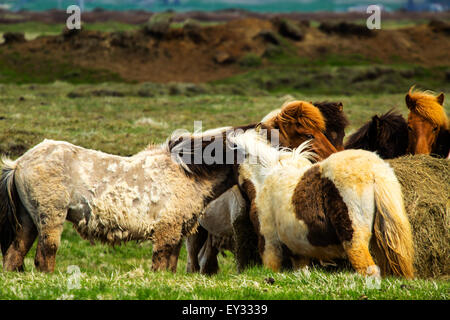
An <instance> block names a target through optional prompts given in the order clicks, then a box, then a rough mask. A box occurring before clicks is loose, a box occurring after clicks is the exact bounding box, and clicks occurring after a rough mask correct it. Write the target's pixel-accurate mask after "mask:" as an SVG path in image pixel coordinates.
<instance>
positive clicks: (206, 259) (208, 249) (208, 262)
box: [200, 234, 219, 274]
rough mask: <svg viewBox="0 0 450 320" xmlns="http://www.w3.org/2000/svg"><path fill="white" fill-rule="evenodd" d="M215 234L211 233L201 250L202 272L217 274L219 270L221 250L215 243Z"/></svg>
mask: <svg viewBox="0 0 450 320" xmlns="http://www.w3.org/2000/svg"><path fill="white" fill-rule="evenodd" d="M212 240H213V235H211V234H209V235H208V238H207V240H206V242H205V244H204V245H203V247H202V250H201V251H200V256H201V258H200V272H201V273H203V274H215V273H217V272H218V271H219V262H218V260H217V255H218V254H219V250H217V248H216V247H215V246H214V244H213V241H212Z"/></svg>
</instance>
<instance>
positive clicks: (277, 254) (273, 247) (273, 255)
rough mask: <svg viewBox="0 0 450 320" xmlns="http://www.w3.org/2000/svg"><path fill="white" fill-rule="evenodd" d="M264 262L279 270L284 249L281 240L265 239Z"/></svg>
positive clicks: (269, 266) (267, 265)
mask: <svg viewBox="0 0 450 320" xmlns="http://www.w3.org/2000/svg"><path fill="white" fill-rule="evenodd" d="M262 260H263V263H264V265H265V266H266V267H268V268H270V269H272V270H273V271H279V270H280V269H281V265H282V262H283V249H282V247H281V243H279V241H273V240H271V241H269V240H267V239H265V246H264V252H263V256H262Z"/></svg>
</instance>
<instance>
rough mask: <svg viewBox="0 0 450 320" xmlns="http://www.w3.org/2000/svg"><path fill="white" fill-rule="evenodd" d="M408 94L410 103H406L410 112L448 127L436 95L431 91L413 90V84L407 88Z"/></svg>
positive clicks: (442, 108)
mask: <svg viewBox="0 0 450 320" xmlns="http://www.w3.org/2000/svg"><path fill="white" fill-rule="evenodd" d="M408 96H409V99H410V101H411V103H409V104H408V103H407V105H408V108H409V110H410V111H411V112H413V113H415V114H416V115H418V116H420V117H422V118H424V119H426V120H428V121H430V122H431V123H433V124H434V125H437V126H440V127H443V128H445V129H447V128H448V118H447V115H446V114H445V110H444V107H443V106H442V105H440V104H439V102H438V99H437V97H438V96H436V95H435V94H434V93H433V92H431V91H415V90H414V86H413V87H411V89H409V92H408ZM408 96H407V97H408Z"/></svg>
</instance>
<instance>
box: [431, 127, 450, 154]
mask: <svg viewBox="0 0 450 320" xmlns="http://www.w3.org/2000/svg"><path fill="white" fill-rule="evenodd" d="M449 152H450V129H443V130H440V131H439V134H438V137H437V140H436V146H435V148H434V149H433V152H432V154H436V155H438V156H439V157H442V158H447V156H448V155H449Z"/></svg>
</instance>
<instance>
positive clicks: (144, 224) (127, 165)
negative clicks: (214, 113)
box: [0, 127, 234, 272]
mask: <svg viewBox="0 0 450 320" xmlns="http://www.w3.org/2000/svg"><path fill="white" fill-rule="evenodd" d="M229 129H230V128H229V127H227V128H219V129H216V130H211V131H206V132H204V133H203V134H179V133H174V134H173V135H172V136H171V137H170V138H169V139H168V140H167V141H166V142H165V143H164V144H161V145H149V146H148V147H147V148H145V149H144V150H143V151H141V152H139V153H137V154H135V155H133V156H130V157H121V156H117V155H111V154H106V153H103V152H100V151H95V150H89V149H85V148H82V147H80V146H76V145H73V144H70V143H68V142H65V141H53V140H44V141H43V142H41V143H40V144H38V145H36V146H35V147H33V148H32V149H30V150H28V151H27V152H26V153H25V154H23V155H22V156H21V157H20V158H18V159H17V160H15V161H11V160H8V159H3V170H2V175H1V178H0V241H1V250H2V254H3V268H4V270H7V271H13V270H17V271H23V270H24V258H25V255H26V254H27V252H28V251H29V249H30V248H31V246H32V244H33V242H34V241H35V239H36V237H38V244H37V250H36V256H35V265H36V268H37V269H38V270H40V271H43V272H53V271H54V269H55V257H56V253H57V250H58V247H59V245H60V238H61V233H62V232H63V224H64V222H65V221H66V220H67V221H70V222H71V223H72V224H73V225H74V228H75V229H76V230H77V231H78V233H79V234H80V235H81V236H82V237H83V238H85V239H89V240H100V241H102V242H105V243H109V244H117V243H121V242H125V241H131V240H138V241H139V240H150V241H152V243H153V254H152V269H153V270H155V271H156V270H170V271H172V272H175V271H176V267H177V261H178V254H179V251H180V248H181V245H182V240H183V238H184V237H185V236H188V235H189V234H190V233H192V232H194V231H195V228H196V226H197V224H198V216H199V215H200V213H201V212H202V210H203V209H204V208H205V207H206V205H207V204H208V203H209V202H210V201H212V200H214V199H215V198H217V197H218V196H219V195H220V194H222V193H223V192H225V191H226V190H227V189H229V188H230V187H231V186H232V185H233V184H234V179H233V176H232V170H233V169H232V166H230V165H217V164H215V163H213V164H206V163H204V162H201V163H199V164H196V163H190V162H188V161H185V160H183V159H182V161H181V160H180V154H181V155H182V152H183V148H182V147H183V146H186V142H185V141H188V143H190V141H191V140H200V141H201V143H200V149H201V150H200V151H203V150H205V149H206V148H208V147H209V145H210V144H211V143H212V142H217V139H219V140H221V139H223V137H224V136H225V135H224V132H225V131H226V130H229ZM184 138H186V139H184ZM224 148H225V147H224ZM188 150H190V149H188ZM180 151H181V152H180ZM228 154H229V153H226V152H225V153H224V155H223V156H224V157H225V156H228ZM190 156H194V155H190ZM190 156H189V157H190Z"/></svg>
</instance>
